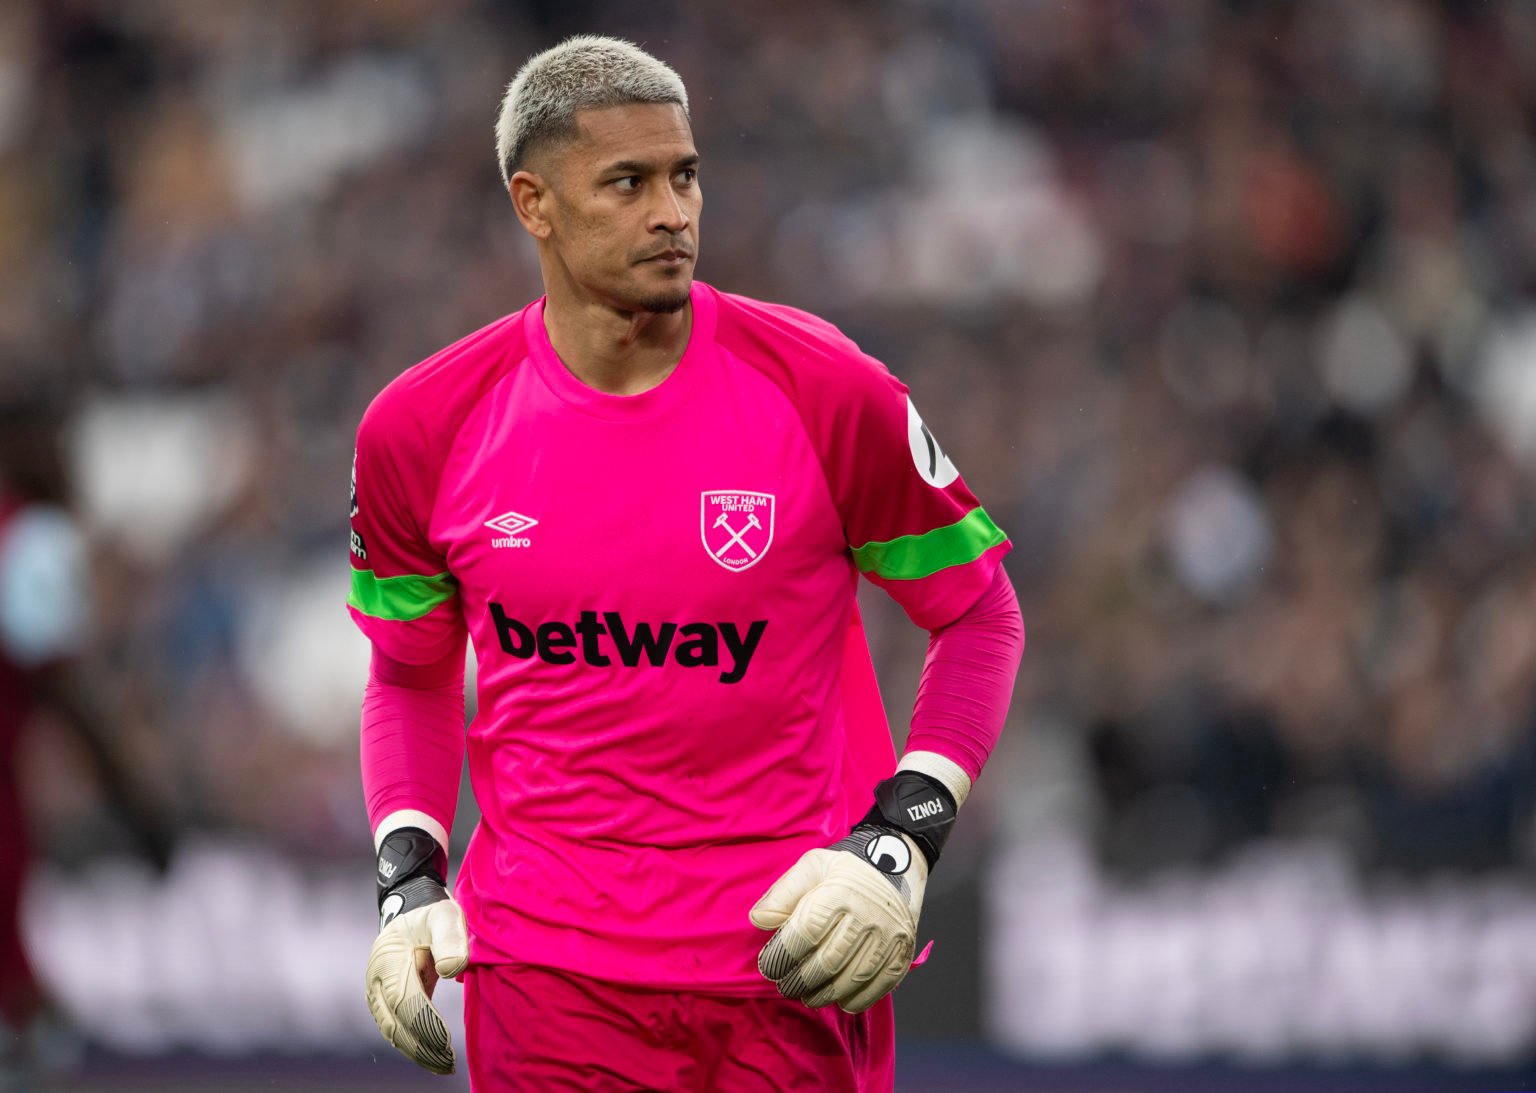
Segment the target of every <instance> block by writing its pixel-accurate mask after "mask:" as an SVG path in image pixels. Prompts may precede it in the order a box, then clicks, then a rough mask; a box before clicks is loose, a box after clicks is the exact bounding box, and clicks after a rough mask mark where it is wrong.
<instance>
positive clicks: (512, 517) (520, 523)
mask: <svg viewBox="0 0 1536 1093" xmlns="http://www.w3.org/2000/svg"><path fill="white" fill-rule="evenodd" d="M537 524H538V521H537V520H535V519H534V518H533V517H532V516H524V515H523V514H522V513H520V512H504V513H502V514H501V515H500V516H498V517H496V519H494V520H487V521H486V522H485V526H486V527H488V528H490V529H491V530H492V531H499V532H501V534H500V535H499V536H497V537H496V538H494V539H492V540H491V546H492V547H495V548H498V549H506V548H507V547H525V546H531V545H532V540H531V539H529V538H528V536H526V535H524V534H523V532H525V531H527V530H528V529H529V528H531V527H535V526H537Z"/></svg>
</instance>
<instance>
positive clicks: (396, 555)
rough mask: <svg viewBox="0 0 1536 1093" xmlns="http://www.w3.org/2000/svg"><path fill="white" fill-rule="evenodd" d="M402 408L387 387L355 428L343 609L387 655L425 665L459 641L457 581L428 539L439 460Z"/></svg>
mask: <svg viewBox="0 0 1536 1093" xmlns="http://www.w3.org/2000/svg"><path fill="white" fill-rule="evenodd" d="M404 403H405V400H402V399H399V398H397V397H394V394H393V392H392V391H391V390H390V389H386V390H385V392H384V394H383V395H381V396H380V397H379V398H377V399H375V400H374V403H373V405H372V406H370V407H369V408H368V412H367V413H366V414H364V415H363V421H362V424H361V426H359V428H358V432H357V452H356V455H355V456H354V459H353V465H352V503H351V518H352V533H351V551H352V587H351V591H350V594H349V595H348V597H347V607H348V610H349V611H350V612H351V614H352V618H353V621H354V622H356V623H357V626H358V628H359V629H360V630H362V631H363V633H364V634H366V635H367V636H368V637H369V638H370V639H371V640H372V641H373V642H374V644H375V645H376V646H378V647H379V648H380V649H382V650H383V651H384V652H385V653H386V654H387V655H388V656H390V657H392V658H393V659H395V660H398V661H403V662H405V663H408V664H426V663H430V662H433V661H436V660H438V659H440V658H441V657H442V656H443V655H444V654H445V653H446V652H448V651H450V650H451V649H452V648H453V647H454V646H455V645H457V644H461V643H462V642H463V634H464V621H463V616H462V613H461V611H460V609H459V601H458V583H457V582H456V581H455V580H454V578H453V575H452V574H451V573H450V572H449V571H448V563H447V559H446V557H445V556H444V555H443V553H442V551H441V550H439V549H438V548H437V547H435V546H434V545H433V544H432V542H431V540H430V522H431V513H432V505H433V501H434V499H435V494H436V489H437V477H438V476H437V473H436V468H437V466H438V463H439V461H438V460H435V459H433V458H432V453H431V451H430V450H429V440H428V437H427V436H426V435H425V433H424V430H423V429H422V426H421V423H420V421H419V420H417V419H416V418H415V417H414V416H413V415H412V414H411V413H410V411H409V407H408V406H407V405H404Z"/></svg>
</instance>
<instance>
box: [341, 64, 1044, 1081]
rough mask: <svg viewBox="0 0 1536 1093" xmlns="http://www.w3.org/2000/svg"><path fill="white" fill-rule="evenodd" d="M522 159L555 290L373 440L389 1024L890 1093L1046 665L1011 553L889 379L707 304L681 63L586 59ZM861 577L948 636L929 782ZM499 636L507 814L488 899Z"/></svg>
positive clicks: (496, 1076)
mask: <svg viewBox="0 0 1536 1093" xmlns="http://www.w3.org/2000/svg"><path fill="white" fill-rule="evenodd" d="M496 151H497V158H498V160H499V163H500V165H501V170H502V177H503V180H504V181H505V183H506V186H507V190H508V193H509V195H510V197H511V199H512V204H513V208H514V210H515V212H516V215H517V218H518V220H519V222H520V223H521V224H522V226H523V228H524V229H525V230H526V231H527V232H528V234H529V235H530V236H532V237H533V239H534V240H535V242H536V244H537V249H538V255H539V263H540V269H541V271H542V274H543V280H544V284H545V289H546V295H545V296H544V297H543V298H542V299H540V300H538V301H535V302H534V303H533V304H531V305H529V306H528V307H526V308H524V309H523V310H520V311H517V312H514V313H513V314H511V315H509V316H507V317H506V318H503V319H501V320H499V321H497V322H495V323H493V324H492V325H490V326H488V327H486V328H485V329H483V330H481V331H479V332H477V333H475V334H472V335H470V336H469V337H467V338H464V339H463V340H461V341H459V342H457V343H455V344H454V345H453V346H451V347H449V348H448V349H446V350H444V351H442V352H441V353H438V354H436V355H435V356H433V357H431V358H429V359H428V360H427V361H426V362H424V363H422V364H421V365H419V366H417V367H416V368H413V369H411V370H409V371H408V372H406V373H405V374H404V375H403V376H401V377H400V378H399V379H397V380H396V381H395V382H393V383H392V384H390V385H389V387H388V388H386V389H385V391H384V392H383V393H382V394H381V395H380V396H379V397H378V398H377V399H375V401H374V402H373V404H372V406H370V408H369V410H368V412H367V414H365V415H364V418H363V422H362V425H361V427H360V429H359V431H358V447H357V459H356V465H355V468H354V475H353V486H352V489H353V493H352V506H351V512H352V521H353V523H352V536H351V544H352V564H353V570H352V578H353V579H352V595H351V597H350V598H349V601H348V602H349V605H350V607H351V610H352V614H353V617H354V619H355V620H356V621H357V623H358V625H359V627H360V628H361V629H362V630H363V632H364V633H365V634H367V635H368V637H369V639H370V640H371V641H372V643H373V670H372V675H371V678H370V681H369V684H368V688H367V697H366V699H365V702H364V706H363V725H362V732H363V736H362V763H363V780H364V787H365V792H366V794H367V797H368V805H369V818H370V821H371V822H372V823H373V826H374V831H375V845H376V847H377V849H378V881H379V901H380V910H381V919H382V920H381V930H380V934H379V937H378V940H377V941H376V942H375V944H374V947H373V951H372V953H371V955H370V959H369V963H368V974H367V988H368V1001H369V1006H370V1008H371V1010H372V1012H373V1014H374V1016H375V1019H376V1020H377V1021H378V1023H379V1027H380V1030H381V1031H382V1032H383V1033H384V1035H385V1037H386V1038H387V1039H388V1040H389V1041H390V1042H391V1043H392V1044H394V1045H395V1046H396V1047H398V1048H399V1049H400V1050H402V1051H403V1052H404V1053H405V1054H406V1055H407V1056H409V1057H410V1058H411V1059H413V1060H414V1061H416V1062H418V1063H420V1064H421V1065H422V1066H425V1067H427V1068H428V1069H431V1070H434V1071H437V1072H440V1073H446V1072H448V1071H450V1070H451V1069H452V1068H453V1065H454V1057H453V1054H452V1051H451V1048H450V1045H449V1041H448V1037H447V1033H446V1029H445V1028H444V1026H443V1023H442V1021H441V1019H439V1018H438V1017H437V1016H436V1014H435V1012H434V1011H433V1010H432V1008H431V1006H430V1002H429V1000H428V999H429V996H430V991H431V989H432V986H433V984H434V983H435V981H436V977H437V976H450V975H458V974H459V973H461V972H466V969H467V974H466V982H465V1013H466V1021H465V1025H466V1036H467V1039H468V1046H467V1051H468V1058H469V1068H470V1075H471V1080H472V1082H473V1084H474V1086H475V1087H476V1088H479V1089H484V1090H493V1089H497V1090H499V1089H510V1088H518V1087H522V1086H524V1085H526V1086H527V1087H529V1088H545V1087H550V1088H553V1087H555V1086H556V1085H559V1086H562V1087H578V1086H579V1087H582V1088H590V1089H615V1090H617V1089H695V1090H706V1089H749V1088H750V1089H790V1088H808V1087H815V1088H827V1089H846V1090H867V1091H870V1093H874V1091H878V1090H887V1091H888V1090H890V1089H891V1088H892V1086H893V1083H894V1074H895V1043H894V1035H895V1027H894V1019H893V1011H892V1006H891V1002H890V999H889V997H888V995H889V992H890V991H891V990H892V989H893V988H894V987H895V986H896V985H897V984H898V983H900V982H901V980H902V978H903V977H904V976H905V975H906V973H907V971H908V969H909V968H910V967H911V966H912V963H913V958H914V956H915V955H916V950H915V944H916V941H917V929H918V916H919V913H920V911H921V909H922V903H923V895H924V892H925V889H926V884H927V880H928V876H929V869H930V868H931V867H932V866H933V865H934V864H935V862H936V861H937V860H938V857H939V854H940V851H941V850H942V848H943V846H944V843H945V841H946V840H947V838H948V835H949V831H950V828H951V825H952V824H953V822H954V820H955V816H956V812H957V810H958V809H959V808H960V806H961V805H963V804H964V802H965V800H966V797H967V796H968V794H969V792H970V789H971V786H972V783H973V781H974V779H975V778H976V777H977V775H978V774H979V772H980V770H981V767H982V765H983V764H984V763H985V761H986V759H987V757H988V755H989V754H990V752H991V750H992V747H993V746H994V745H995V743H996V741H997V738H998V734H999V732H1000V731H1001V728H1002V723H1003V720H1004V718H1005V715H1006V712H1007V707H1008V701H1009V698H1010V696H1011V694H1012V686H1013V677H1014V673H1015V671H1016V670H1017V667H1018V662H1019V656H1020V654H1021V652H1022V648H1023V640H1024V635H1023V627H1022V623H1021V621H1020V617H1019V609H1018V604H1017V600H1016V598H1015V596H1014V593H1013V588H1012V585H1011V584H1010V583H1009V581H1008V578H1007V576H1006V574H1005V573H1004V572H1003V570H1002V568H1001V563H1002V559H1003V555H1004V554H1006V552H1007V551H1008V549H1009V547H1010V544H1009V543H1008V540H1007V538H1006V536H1004V535H1003V533H1002V532H1001V531H1000V530H999V529H998V528H997V527H996V525H995V524H993V522H992V520H991V518H990V517H989V516H988V515H987V514H986V511H985V509H983V508H982V507H981V505H980V504H979V503H978V502H977V500H976V498H975V496H974V495H973V494H972V493H971V492H970V490H969V488H968V487H967V486H966V485H965V484H964V482H963V481H961V479H960V476H959V472H958V471H957V470H956V469H955V467H954V465H953V463H951V462H950V460H949V458H948V457H947V456H945V455H944V453H943V452H942V451H941V450H940V448H939V447H938V445H937V443H936V442H935V441H934V439H933V436H932V434H931V433H930V432H929V431H928V429H927V427H926V426H925V425H924V424H923V423H922V420H921V419H920V418H919V417H918V414H917V411H916V409H915V408H914V407H913V404H912V401H911V399H910V398H909V397H908V395H907V389H906V387H905V386H904V385H902V384H901V383H900V382H899V381H897V380H896V379H895V378H894V377H893V376H892V375H891V374H890V373H889V372H888V371H887V370H886V369H885V367H884V366H883V365H881V364H879V363H877V362H876V361H874V360H873V359H872V358H870V357H867V356H865V355H863V354H862V353H861V352H860V351H859V350H858V349H857V347H856V346H855V345H854V344H853V343H852V342H851V341H849V340H848V339H847V338H846V337H845V336H844V335H842V334H841V333H840V332H838V331H837V330H836V329H835V328H834V327H832V326H831V325H830V324H828V323H826V322H824V321H822V320H820V319H816V318H814V317H813V316H811V315H808V314H806V313H805V312H802V311H797V310H794V309H791V308H787V307H782V306H777V305H772V304H764V303H760V302H758V301H755V300H751V299H748V298H746V297H742V296H733V295H730V294H727V293H723V292H718V291H716V290H715V289H714V288H712V287H710V286H708V285H705V284H703V283H702V282H699V281H696V280H695V279H694V277H693V271H694V263H695V259H696V256H697V253H698V242H699V216H700V212H701V209H702V205H703V197H702V192H701V189H700V183H699V179H698V173H699V154H698V152H697V150H696V148H695V145H694V140H693V133H692V128H691V125H690V123H689V120H688V96H687V93H686V92H685V91H684V89H683V84H682V81H681V80H680V79H679V78H678V76H677V74H676V73H675V72H673V71H672V70H671V69H670V68H668V67H667V66H665V65H664V64H662V63H661V62H660V61H658V60H656V59H655V58H654V57H652V56H651V55H650V54H648V53H645V52H644V51H642V50H640V49H639V48H638V47H636V46H634V45H632V44H630V43H628V42H624V41H620V40H617V39H613V38H598V37H592V36H579V37H575V38H572V39H569V40H567V41H566V42H563V43H562V44H560V45H558V46H556V47H554V48H552V49H550V50H547V51H545V52H543V53H540V54H538V55H537V56H535V57H533V58H532V59H531V60H529V61H528V62H527V63H526V64H525V65H524V66H523V68H522V69H521V70H520V71H519V73H518V75H517V77H516V79H514V80H513V82H512V84H511V85H510V87H509V88H508V90H507V93H506V97H505V99H504V101H503V103H502V108H501V114H500V118H499V120H498V123H497V142H496ZM514 505H515V506H516V509H515V510H512V511H509V506H514ZM860 573H863V574H864V575H865V576H867V577H868V578H869V579H870V580H871V581H872V582H873V583H875V584H876V585H877V586H878V587H880V588H881V589H883V590H884V591H886V592H887V593H889V594H890V595H891V596H892V597H893V598H894V599H895V600H896V601H897V602H898V603H900V604H901V606H902V607H903V608H904V609H905V610H906V611H907V613H908V614H909V615H910V617H911V618H912V620H913V621H914V622H916V623H917V624H918V625H919V626H921V627H922V628H923V629H925V630H927V631H929V633H930V640H929V646H928V653H927V658H926V661H925V666H924V686H923V690H922V693H921V694H920V695H919V697H918V701H917V705H916V708H915V709H914V711H913V715H912V729H911V733H910V736H909V738H908V741H907V748H906V751H905V754H904V755H903V756H902V758H901V760H900V762H899V763H898V762H897V761H896V756H895V755H894V753H893V752H892V749H891V736H890V730H889V727H888V726H887V724H886V723H885V720H884V716H883V714H882V713H881V712H880V710H879V698H878V692H877V690H876V685H875V681H874V678H873V676H872V675H871V673H870V672H869V669H868V662H867V653H866V651H865V649H866V647H865V644H864V639H863V633H862V630H861V629H860V628H859V624H858V616H857V612H856V610H855V601H854V593H855V591H856V586H857V585H858V580H857V578H858V575H859V574H860ZM690 619H692V620H698V621H688V620H690ZM722 619H723V620H728V621H717V620H722ZM565 620H570V621H569V622H567V621H565ZM466 635H468V636H470V637H472V638H473V641H474V646H475V652H476V662H477V665H478V676H477V682H478V692H479V698H480V702H479V713H478V714H477V716H476V718H475V721H474V723H473V725H472V726H471V728H470V731H469V748H468V754H469V770H470V778H471V781H472V783H473V785H474V788H475V795H476V799H477V801H478V803H479V805H480V808H481V811H482V815H483V819H482V820H481V823H480V825H479V827H478V828H477V829H476V831H475V834H474V837H473V839H472V840H471V843H470V848H469V852H468V855H467V857H466V859H465V862H464V865H463V868H462V869H461V871H460V874H459V879H458V885H457V895H458V899H457V900H455V899H454V898H453V897H450V896H449V894H448V892H447V891H446V889H445V887H444V885H445V880H446V874H447V862H448V853H447V850H448V832H449V831H450V830H451V829H452V824H453V815H454V809H453V806H454V803H455V796H456V793H455V791H456V789H457V786H458V783H459V773H460V768H461V766H462V764H463V757H464V752H465V742H464V729H463V705H462V701H463V680H464V650H465V642H466ZM775 878H778V879H777V881H775ZM461 904H462V909H461V906H460V905H461ZM466 917H467V920H468V921H467V924H466ZM754 928H755V929H754ZM758 931H766V932H768V934H769V935H771V936H768V937H766V938H765V937H764V935H763V934H762V933H759V932H758ZM765 942H766V944H765Z"/></svg>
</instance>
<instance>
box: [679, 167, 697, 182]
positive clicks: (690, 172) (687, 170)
mask: <svg viewBox="0 0 1536 1093" xmlns="http://www.w3.org/2000/svg"><path fill="white" fill-rule="evenodd" d="M698 177H699V172H698V170H697V169H696V168H693V167H684V168H683V169H682V170H681V171H679V172H677V178H678V181H679V182H681V183H682V184H683V185H684V186H692V185H693V182H694V179H696V178H698Z"/></svg>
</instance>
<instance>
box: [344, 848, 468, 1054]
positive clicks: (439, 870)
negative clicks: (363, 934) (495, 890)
mask: <svg viewBox="0 0 1536 1093" xmlns="http://www.w3.org/2000/svg"><path fill="white" fill-rule="evenodd" d="M447 872H448V855H447V853H446V852H445V851H444V850H443V848H442V847H441V846H439V845H438V842H437V840H436V839H434V838H433V837H432V836H431V835H429V834H427V832H425V831H423V830H421V829H420V828H417V827H402V828H399V829H398V830H395V831H392V832H390V833H389V835H388V836H387V837H386V838H385V839H384V844H383V845H382V846H381V847H379V936H378V937H377V938H375V939H374V942H373V949H372V950H371V951H370V952H369V953H368V973H367V980H366V981H367V990H368V1008H369V1009H370V1010H371V1011H372V1012H373V1019H374V1021H376V1022H377V1023H378V1026H379V1031H380V1032H382V1033H383V1034H384V1039H386V1040H388V1041H389V1042H390V1043H391V1044H393V1045H394V1046H395V1047H396V1048H399V1049H400V1051H402V1052H403V1053H404V1054H405V1056H406V1058H408V1059H410V1060H411V1061H412V1062H414V1063H417V1064H419V1065H420V1066H424V1067H426V1068H427V1069H428V1070H430V1071H432V1072H433V1073H435V1074H452V1073H453V1045H452V1043H450V1041H449V1037H448V1026H447V1025H445V1024H443V1017H442V1014H440V1013H438V1012H437V1009H436V1008H435V1007H434V1006H433V1005H432V990H433V988H434V987H436V986H437V980H438V978H439V977H440V976H441V977H445V978H451V977H453V976H456V975H458V974H459V973H460V972H462V971H463V970H464V967H465V965H467V964H468V963H469V930H468V927H467V926H466V925H465V922H464V912H463V910H461V909H460V907H459V905H458V904H457V903H456V902H454V900H453V898H452V897H451V896H449V895H448V891H447V889H446V888H444V887H443V878H444V876H446V875H447Z"/></svg>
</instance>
